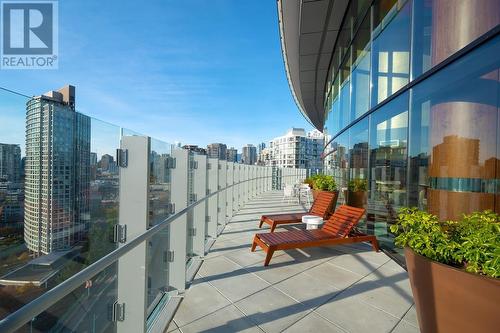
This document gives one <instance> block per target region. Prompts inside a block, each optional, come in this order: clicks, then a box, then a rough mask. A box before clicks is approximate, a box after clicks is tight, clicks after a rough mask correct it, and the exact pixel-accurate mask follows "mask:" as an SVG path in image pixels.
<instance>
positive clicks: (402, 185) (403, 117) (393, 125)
mask: <svg viewBox="0 0 500 333" xmlns="http://www.w3.org/2000/svg"><path fill="white" fill-rule="evenodd" d="M407 130H408V94H407V93H405V94H403V95H401V96H399V97H397V98H396V99H394V100H392V101H391V102H389V103H388V104H387V105H384V106H383V107H381V108H380V109H378V110H377V111H376V112H375V113H373V114H372V116H371V123H370V156H369V159H370V177H369V179H370V184H369V198H368V205H369V207H370V211H369V214H368V227H369V228H372V230H373V233H374V234H375V235H377V237H379V241H381V242H382V243H384V242H385V241H387V242H388V244H389V245H391V244H392V243H391V240H390V238H391V235H390V233H389V225H390V224H392V223H393V222H394V221H395V220H396V219H397V211H398V209H399V208H400V207H402V206H406V160H407ZM391 246H392V245H391Z"/></svg>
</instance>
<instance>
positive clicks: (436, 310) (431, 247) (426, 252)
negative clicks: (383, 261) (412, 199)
mask: <svg viewBox="0 0 500 333" xmlns="http://www.w3.org/2000/svg"><path fill="white" fill-rule="evenodd" d="M391 231H392V232H393V233H394V234H395V235H396V238H395V240H394V241H395V244H396V245H397V246H400V247H404V249H405V250H404V251H405V257H406V264H407V267H408V275H409V278H410V284H411V288H412V292H413V297H414V300H415V307H416V310H417V317H418V322H419V325H420V329H421V331H422V332H423V333H427V332H445V333H446V332H453V333H456V332H498V330H499V328H500V316H499V314H500V304H499V300H500V216H499V215H498V214H495V213H493V212H491V211H484V212H476V213H472V214H470V215H464V217H463V218H462V220H460V221H457V222H453V221H448V222H440V221H439V220H438V218H437V217H436V216H434V215H432V214H429V213H426V212H422V211H419V210H418V209H416V208H403V209H401V210H400V214H399V218H398V222H397V223H396V224H394V225H392V226H391Z"/></svg>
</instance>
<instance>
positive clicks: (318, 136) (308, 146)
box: [267, 128, 324, 172]
mask: <svg viewBox="0 0 500 333" xmlns="http://www.w3.org/2000/svg"><path fill="white" fill-rule="evenodd" d="M323 143H324V139H323V134H322V133H321V132H319V131H318V130H313V131H311V132H309V133H306V131H305V130H304V129H303V128H291V129H290V130H289V131H288V132H287V133H286V134H285V135H283V136H280V137H277V138H274V139H273V140H271V141H270V142H269V150H270V152H269V153H270V157H269V159H268V161H267V163H268V165H269V164H270V165H273V166H278V167H281V168H304V169H309V170H311V171H313V172H317V171H318V170H322V168H323V163H322V161H321V153H322V152H323Z"/></svg>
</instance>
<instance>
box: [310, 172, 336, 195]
mask: <svg viewBox="0 0 500 333" xmlns="http://www.w3.org/2000/svg"><path fill="white" fill-rule="evenodd" d="M321 191H328V192H337V184H336V183H335V179H334V178H333V176H329V175H314V176H313V191H312V192H313V198H314V199H316V196H317V195H318V193H319V192H321Z"/></svg>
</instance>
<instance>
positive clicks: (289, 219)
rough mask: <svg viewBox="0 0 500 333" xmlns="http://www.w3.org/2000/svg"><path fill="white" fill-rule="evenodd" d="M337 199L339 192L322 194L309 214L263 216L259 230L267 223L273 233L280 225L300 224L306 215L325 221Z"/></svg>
mask: <svg viewBox="0 0 500 333" xmlns="http://www.w3.org/2000/svg"><path fill="white" fill-rule="evenodd" d="M337 199H338V192H325V191H324V192H320V193H319V194H318V196H317V197H316V200H314V202H313V204H312V206H311V209H309V211H308V212H306V213H288V214H273V215H262V217H261V218H260V223H259V228H262V225H263V224H264V223H266V224H269V225H270V226H271V232H274V229H276V227H277V226H278V225H280V224H291V223H300V222H301V221H302V216H304V215H316V216H320V217H321V218H322V219H324V220H325V219H327V218H328V217H329V216H330V214H331V213H332V212H333V210H334V209H335V205H336V204H337Z"/></svg>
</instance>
